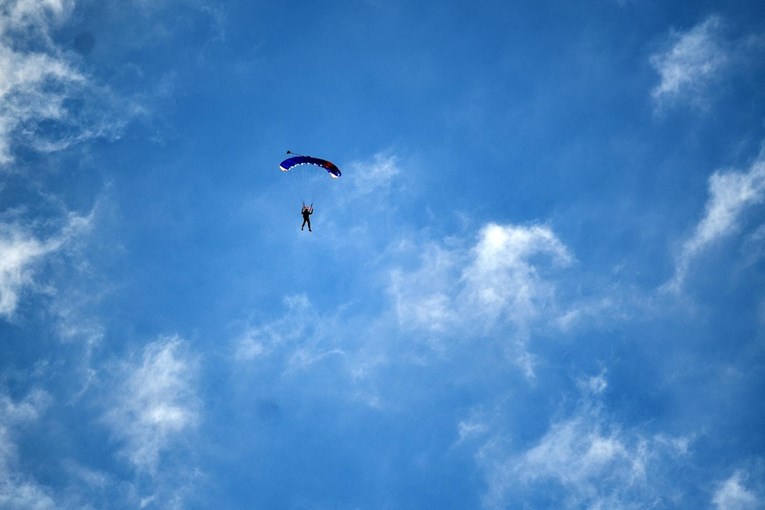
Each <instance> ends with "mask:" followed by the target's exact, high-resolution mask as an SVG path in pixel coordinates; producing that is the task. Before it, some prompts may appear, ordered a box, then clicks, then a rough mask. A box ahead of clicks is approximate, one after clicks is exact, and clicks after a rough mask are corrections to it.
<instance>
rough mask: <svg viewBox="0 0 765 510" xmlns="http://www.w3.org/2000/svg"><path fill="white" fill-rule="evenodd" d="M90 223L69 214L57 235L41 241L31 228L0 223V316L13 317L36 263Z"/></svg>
mask: <svg viewBox="0 0 765 510" xmlns="http://www.w3.org/2000/svg"><path fill="white" fill-rule="evenodd" d="M89 223H90V218H89V217H81V216H75V215H70V216H69V217H68V218H67V223H66V225H65V226H64V227H63V228H62V229H61V230H60V232H59V233H58V234H57V235H55V236H51V237H49V238H47V239H44V240H43V239H40V238H38V237H37V236H35V235H34V234H33V233H32V232H31V228H30V227H23V226H20V225H18V224H6V223H0V316H5V317H6V318H9V317H11V316H12V315H13V313H14V312H15V310H16V306H17V304H18V300H19V295H20V294H21V292H22V291H23V290H24V289H25V288H27V287H29V286H31V285H33V280H32V273H33V268H34V266H35V264H36V263H38V262H39V261H40V260H41V259H43V258H44V257H46V256H48V255H50V254H51V253H53V252H56V251H58V250H60V249H61V248H62V247H63V246H64V245H65V244H66V243H67V242H69V241H71V240H72V239H73V238H75V237H76V236H77V235H79V234H80V233H81V232H82V231H83V230H85V229H86V228H87V227H88V225H89Z"/></svg>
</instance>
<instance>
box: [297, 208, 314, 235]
mask: <svg viewBox="0 0 765 510" xmlns="http://www.w3.org/2000/svg"><path fill="white" fill-rule="evenodd" d="M300 214H302V215H303V224H302V225H300V230H303V227H305V225H306V223H307V224H308V231H309V232H313V230H311V215H312V214H313V204H311V205H309V206H307V205H305V202H303V209H301V211H300Z"/></svg>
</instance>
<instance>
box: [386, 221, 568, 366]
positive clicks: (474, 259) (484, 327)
mask: <svg viewBox="0 0 765 510" xmlns="http://www.w3.org/2000/svg"><path fill="white" fill-rule="evenodd" d="M415 249H416V251H417V253H418V255H419V258H420V262H421V265H420V267H419V268H417V269H416V270H413V271H411V270H410V271H405V270H403V269H394V270H392V271H391V276H390V285H389V293H390V294H391V296H392V297H393V300H394V306H395V311H396V315H397V317H398V321H399V324H400V326H401V327H403V328H407V329H414V330H419V331H422V332H425V333H426V334H430V335H439V336H444V335H445V334H447V333H448V334H454V333H459V334H463V335H464V334H467V336H468V337H470V338H480V337H482V336H485V335H489V334H491V333H492V332H495V328H496V326H498V325H500V324H504V325H509V326H510V327H511V328H512V329H513V330H514V331H515V338H514V342H515V345H514V346H512V349H513V350H514V351H515V352H514V353H513V356H515V357H516V362H517V363H518V364H519V365H520V366H521V367H522V368H523V370H524V371H525V372H526V374H527V375H529V376H532V375H533V359H532V358H531V356H530V355H529V353H528V352H526V350H525V342H526V340H527V337H528V334H529V328H530V326H531V325H532V324H533V323H534V322H535V321H537V320H539V318H540V316H541V312H542V311H543V310H548V311H550V310H551V309H552V308H554V306H555V304H554V294H555V285H554V283H553V282H552V281H550V280H547V279H545V278H544V276H543V275H544V273H545V272H546V271H550V270H551V269H554V268H557V267H563V266H566V265H568V264H570V263H571V262H572V256H571V255H570V254H569V252H568V250H567V249H566V247H565V245H563V243H561V241H560V240H559V239H558V238H557V237H556V236H555V234H554V233H553V232H552V231H551V230H550V229H549V228H547V227H543V226H530V227H525V226H516V225H498V224H494V223H491V224H488V225H486V226H484V227H483V228H482V229H481V230H480V232H479V234H478V239H477V241H476V243H475V244H474V245H473V246H471V247H468V248H466V247H464V246H461V245H456V246H440V245H437V244H429V245H425V246H415ZM551 313H552V312H551Z"/></svg>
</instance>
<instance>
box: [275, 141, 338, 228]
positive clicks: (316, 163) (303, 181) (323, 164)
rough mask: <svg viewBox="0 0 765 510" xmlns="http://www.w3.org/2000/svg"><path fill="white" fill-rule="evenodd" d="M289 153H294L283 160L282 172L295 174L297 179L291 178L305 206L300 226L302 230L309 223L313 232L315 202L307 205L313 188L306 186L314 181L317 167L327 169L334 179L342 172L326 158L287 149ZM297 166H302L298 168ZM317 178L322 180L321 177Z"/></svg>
mask: <svg viewBox="0 0 765 510" xmlns="http://www.w3.org/2000/svg"><path fill="white" fill-rule="evenodd" d="M287 154H292V155H293V156H292V157H290V158H287V159H285V160H284V161H282V162H281V164H280V165H279V169H280V170H281V171H282V172H288V173H290V174H293V177H295V179H294V180H291V182H290V183H291V184H292V185H293V186H294V187H295V191H296V192H297V193H298V194H299V195H300V198H301V200H302V202H303V207H302V209H301V210H300V214H301V215H302V216H303V224H302V225H301V226H300V230H303V229H304V228H305V226H306V225H308V231H309V232H313V230H312V229H311V215H312V214H313V202H311V204H310V205H308V206H306V205H305V203H306V199H305V197H306V195H307V193H308V192H309V191H312V190H307V189H305V188H306V187H307V186H308V185H309V184H311V183H312V182H313V181H314V178H315V175H316V174H315V173H314V172H315V170H316V169H321V168H323V169H324V170H326V171H327V174H328V175H329V176H330V177H331V178H332V179H338V178H339V177H340V176H341V175H342V173H341V172H340V169H339V168H337V166H336V165H335V164H334V163H332V162H330V161H327V160H326V159H319V158H314V157H312V156H303V155H300V154H295V153H294V152H291V151H287ZM303 165H306V166H303ZM296 167H300V168H299V169H296ZM317 180H319V181H320V180H321V179H317Z"/></svg>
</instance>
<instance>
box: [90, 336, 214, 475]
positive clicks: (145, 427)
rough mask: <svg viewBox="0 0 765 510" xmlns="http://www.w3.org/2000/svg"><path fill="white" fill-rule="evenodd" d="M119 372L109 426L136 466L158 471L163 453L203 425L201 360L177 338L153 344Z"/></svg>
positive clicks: (142, 469)
mask: <svg viewBox="0 0 765 510" xmlns="http://www.w3.org/2000/svg"><path fill="white" fill-rule="evenodd" d="M118 372H119V374H120V375H121V380H119V381H117V386H116V389H115V392H114V397H113V398H114V401H113V402H112V403H111V409H110V410H109V411H108V412H107V414H106V416H105V419H106V422H107V423H108V424H109V426H110V427H111V429H112V431H113V433H114V436H115V437H116V438H117V439H118V440H119V441H120V442H121V443H123V445H124V447H123V449H122V454H123V455H124V456H126V457H127V458H128V459H129V460H130V462H131V463H132V464H133V466H135V467H136V468H137V469H138V470H140V471H145V472H148V473H155V472H156V471H157V468H158V466H159V464H160V456H161V454H162V453H163V452H164V451H166V450H168V449H169V448H170V447H171V446H172V445H173V444H176V443H177V442H178V441H180V440H181V439H182V438H183V434H184V433H186V432H189V431H190V430H192V429H193V428H194V427H195V426H196V425H197V423H198V422H199V418H200V405H201V404H200V401H199V398H198V397H197V394H196V390H195V387H194V384H195V378H196V373H197V368H196V362H195V360H194V359H193V357H192V356H191V355H190V354H189V353H188V352H187V349H186V345H185V343H184V342H183V340H181V339H180V338H178V337H175V336H174V337H169V338H161V339H159V340H157V341H155V342H152V343H150V344H148V345H147V346H146V347H145V348H144V350H143V353H142V356H141V359H140V360H138V361H137V362H134V361H129V362H125V363H123V364H122V365H121V366H120V367H119V370H118Z"/></svg>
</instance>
